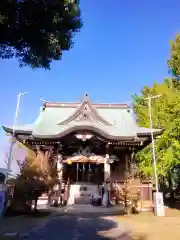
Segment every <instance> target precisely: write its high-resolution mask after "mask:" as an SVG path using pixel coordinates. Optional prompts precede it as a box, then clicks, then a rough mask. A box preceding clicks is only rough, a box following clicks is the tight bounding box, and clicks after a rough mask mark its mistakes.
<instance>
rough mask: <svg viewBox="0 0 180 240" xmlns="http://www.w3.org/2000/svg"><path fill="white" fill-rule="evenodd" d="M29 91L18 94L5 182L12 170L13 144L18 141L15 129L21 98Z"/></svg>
mask: <svg viewBox="0 0 180 240" xmlns="http://www.w3.org/2000/svg"><path fill="white" fill-rule="evenodd" d="M27 93H28V92H24V93H21V92H19V93H18V95H17V104H16V112H15V117H14V124H13V131H12V141H11V143H10V148H9V154H8V162H7V169H6V178H5V183H6V182H7V180H8V176H9V173H10V171H11V161H12V151H13V145H14V143H15V142H16V141H15V130H16V125H17V119H18V115H19V107H20V100H21V97H22V96H23V95H25V94H27Z"/></svg>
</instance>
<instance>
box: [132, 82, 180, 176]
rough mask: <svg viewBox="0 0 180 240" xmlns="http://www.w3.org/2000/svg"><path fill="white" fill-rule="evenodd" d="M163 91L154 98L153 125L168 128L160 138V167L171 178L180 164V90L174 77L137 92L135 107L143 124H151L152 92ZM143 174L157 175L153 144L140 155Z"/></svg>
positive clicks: (158, 141)
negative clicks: (173, 79)
mask: <svg viewBox="0 0 180 240" xmlns="http://www.w3.org/2000/svg"><path fill="white" fill-rule="evenodd" d="M156 94H160V95H161V97H160V98H159V99H157V100H155V101H152V115H153V127H154V128H161V129H164V133H163V134H162V136H161V137H159V138H158V139H156V145H155V146H156V159H157V169H158V175H159V177H160V178H166V177H168V173H169V171H170V170H171V169H173V168H174V167H175V166H176V165H177V164H180V112H179V109H180V91H179V90H178V89H176V88H175V87H174V85H173V83H172V80H171V79H165V81H164V82H163V83H160V84H157V83H155V84H154V85H153V86H152V87H144V88H143V90H142V92H141V95H140V96H138V95H134V96H133V100H134V110H135V113H136V117H137V122H138V124H139V125H140V126H144V127H149V117H148V105H147V100H145V98H146V97H147V96H148V95H156ZM137 159H138V160H139V166H140V170H141V173H142V174H143V175H146V176H147V175H150V176H152V175H153V168H152V153H151V145H148V146H147V147H146V148H145V149H143V150H142V151H141V152H139V153H138V154H137Z"/></svg>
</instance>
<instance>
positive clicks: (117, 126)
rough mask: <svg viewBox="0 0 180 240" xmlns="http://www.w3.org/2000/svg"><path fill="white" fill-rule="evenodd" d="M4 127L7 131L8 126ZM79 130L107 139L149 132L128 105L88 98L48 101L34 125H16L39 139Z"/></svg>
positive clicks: (17, 128) (20, 129)
mask: <svg viewBox="0 0 180 240" xmlns="http://www.w3.org/2000/svg"><path fill="white" fill-rule="evenodd" d="M118 106H119V107H118ZM4 129H5V130H6V131H8V129H9V131H10V129H11V128H7V127H4ZM78 130H92V131H95V132H97V133H99V134H101V135H102V136H104V137H107V138H109V139H118V138H120V137H132V138H134V137H137V135H138V134H143V135H149V132H150V130H149V129H147V128H142V127H138V126H137V124H136V122H135V119H134V117H133V113H132V111H131V110H130V109H129V107H128V106H127V105H115V104H114V105H113V104H112V105H108V104H106V105H105V104H104V105H103V104H97V105H96V104H95V105H93V104H92V103H91V102H90V100H89V99H85V100H83V101H82V103H80V104H78V105H77V104H76V105H73V104H72V106H71V104H69V105H68V106H67V107H66V106H65V104H64V105H63V104H56V105H55V103H54V105H53V103H47V104H45V106H44V108H42V110H41V111H40V114H39V116H38V118H37V119H36V121H35V122H34V123H33V124H28V125H23V126H17V127H16V131H20V132H21V131H24V132H29V133H30V134H32V135H33V136H34V137H38V138H39V137H40V138H47V137H49V138H51V137H58V136H64V135H66V134H68V133H70V132H72V131H78ZM154 131H159V130H154Z"/></svg>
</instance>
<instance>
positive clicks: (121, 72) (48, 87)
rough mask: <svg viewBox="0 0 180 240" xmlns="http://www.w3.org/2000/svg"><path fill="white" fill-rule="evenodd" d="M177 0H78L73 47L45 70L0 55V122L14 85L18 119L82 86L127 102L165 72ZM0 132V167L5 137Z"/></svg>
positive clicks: (11, 104) (177, 27) (178, 21)
mask: <svg viewBox="0 0 180 240" xmlns="http://www.w3.org/2000/svg"><path fill="white" fill-rule="evenodd" d="M179 6H180V5H179V1H178V0H171V1H168V0H166V1H164V0H158V1H157V0H151V1H147V0H136V1H134V0H126V1H125V0H124V1H123V0H111V1H108V0H98V1H97V0H96V1H95V0H81V9H82V18H83V22H84V26H83V29H82V30H81V32H80V33H78V34H77V35H76V37H75V39H74V40H75V43H74V47H73V49H72V50H71V51H69V52H66V53H64V55H63V59H62V61H57V62H53V64H52V69H51V71H45V70H42V69H41V70H31V69H30V68H22V69H21V68H19V66H18V62H17V61H16V60H15V59H14V60H10V61H0V81H1V88H0V102H1V104H0V124H7V125H11V124H12V122H13V116H14V111H15V105H16V97H17V93H18V92H19V91H22V92H23V91H28V92H29V93H28V95H25V96H23V98H22V101H21V108H20V116H19V119H18V123H19V124H22V123H31V122H32V121H34V120H35V118H36V117H37V115H38V112H39V108H40V106H41V102H40V100H39V99H40V96H42V97H43V98H44V99H46V100H49V101H78V100H79V99H81V97H82V95H83V94H84V92H88V93H89V95H90V97H91V98H92V100H93V101H96V102H119V103H121V102H127V101H130V100H131V96H132V94H133V93H139V92H140V90H141V88H142V87H143V86H144V85H151V84H152V83H153V82H154V81H161V80H162V79H163V78H164V77H166V76H167V75H168V73H167V64H166V61H167V58H168V55H169V50H170V47H169V40H170V39H173V38H174V37H175V34H176V33H177V32H179V31H180V18H179ZM3 136H4V134H3V132H2V131H1V132H0V167H1V166H2V165H4V159H3V156H4V148H7V143H6V142H5V140H4V137H3Z"/></svg>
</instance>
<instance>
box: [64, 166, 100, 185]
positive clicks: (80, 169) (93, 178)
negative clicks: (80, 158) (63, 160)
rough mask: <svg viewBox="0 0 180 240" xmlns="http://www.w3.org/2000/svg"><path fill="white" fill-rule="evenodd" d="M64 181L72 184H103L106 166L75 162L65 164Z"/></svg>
mask: <svg viewBox="0 0 180 240" xmlns="http://www.w3.org/2000/svg"><path fill="white" fill-rule="evenodd" d="M63 179H64V180H65V181H66V182H67V181H68V180H69V181H70V182H71V183H75V182H85V183H94V184H102V183H103V181H104V164H102V163H99V164H96V163H91V162H86V163H84V162H73V163H71V164H64V174H63Z"/></svg>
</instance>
